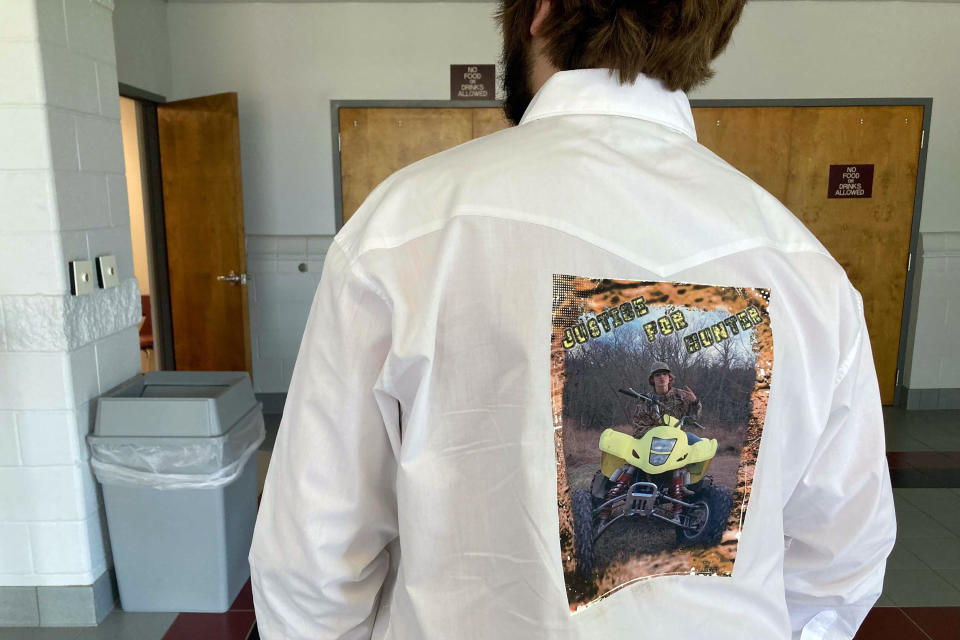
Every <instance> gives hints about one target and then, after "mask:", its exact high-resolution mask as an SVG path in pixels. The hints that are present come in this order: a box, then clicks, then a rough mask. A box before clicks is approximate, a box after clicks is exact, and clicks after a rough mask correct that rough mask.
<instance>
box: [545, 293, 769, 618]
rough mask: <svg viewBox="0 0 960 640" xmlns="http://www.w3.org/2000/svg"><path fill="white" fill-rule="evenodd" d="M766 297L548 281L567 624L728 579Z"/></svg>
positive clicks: (760, 385) (756, 434)
mask: <svg viewBox="0 0 960 640" xmlns="http://www.w3.org/2000/svg"><path fill="white" fill-rule="evenodd" d="M769 299H770V292H769V291H768V290H766V289H750V288H742V287H718V286H712V285H702V284H688V283H679V282H636V281H626V280H606V279H600V280H598V279H590V278H581V277H576V276H569V275H554V276H553V335H552V344H551V365H550V366H551V381H552V383H551V395H552V406H553V422H554V425H553V426H554V443H555V447H556V455H557V470H558V473H557V505H558V508H559V510H560V545H561V551H562V554H563V571H564V577H565V580H566V586H567V598H568V601H569V604H570V610H571V612H574V613H575V612H576V611H577V610H578V609H580V608H582V607H585V606H587V605H590V604H593V603H595V602H597V601H599V600H601V599H602V598H604V597H606V596H608V595H610V594H612V593H613V592H615V591H617V590H618V589H621V588H623V587H624V586H626V585H629V584H631V583H633V582H636V581H638V580H644V579H648V578H655V577H657V576H664V575H677V574H708V575H719V576H729V575H731V573H732V571H733V566H734V562H735V561H736V556H737V542H738V540H739V537H740V530H741V528H742V526H743V523H744V518H745V516H746V507H747V503H748V499H749V495H750V488H751V485H752V483H753V471H754V467H755V465H756V460H757V454H758V451H759V449H760V436H761V433H762V431H763V422H764V417H765V415H766V410H767V399H768V396H769V390H770V379H771V375H772V372H773V332H772V330H771V327H770V316H769V313H768V309H767V308H768V302H769Z"/></svg>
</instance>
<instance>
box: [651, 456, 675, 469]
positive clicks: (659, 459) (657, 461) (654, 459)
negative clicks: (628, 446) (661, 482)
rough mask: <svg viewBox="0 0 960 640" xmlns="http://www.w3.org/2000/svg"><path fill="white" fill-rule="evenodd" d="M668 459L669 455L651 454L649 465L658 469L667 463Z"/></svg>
mask: <svg viewBox="0 0 960 640" xmlns="http://www.w3.org/2000/svg"><path fill="white" fill-rule="evenodd" d="M669 457H670V454H669V453H651V454H650V464H652V465H653V466H655V467H659V466H660V465H662V464H663V463H664V462H666V461H667V458H669Z"/></svg>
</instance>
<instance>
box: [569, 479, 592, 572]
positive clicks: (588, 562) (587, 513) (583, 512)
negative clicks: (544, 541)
mask: <svg viewBox="0 0 960 640" xmlns="http://www.w3.org/2000/svg"><path fill="white" fill-rule="evenodd" d="M573 538H574V546H575V548H576V551H577V571H578V572H579V573H580V574H581V575H583V576H589V575H591V574H592V573H593V497H592V496H591V495H590V492H589V491H587V490H586V489H577V490H576V491H574V492H573Z"/></svg>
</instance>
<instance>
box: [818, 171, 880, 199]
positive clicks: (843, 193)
mask: <svg viewBox="0 0 960 640" xmlns="http://www.w3.org/2000/svg"><path fill="white" fill-rule="evenodd" d="M872 196H873V165H872V164H832V165H830V180H829V186H828V187H827V197H828V198H870V197H872Z"/></svg>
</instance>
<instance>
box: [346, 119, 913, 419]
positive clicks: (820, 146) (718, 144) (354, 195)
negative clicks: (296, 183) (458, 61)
mask: <svg viewBox="0 0 960 640" xmlns="http://www.w3.org/2000/svg"><path fill="white" fill-rule="evenodd" d="M440 112H459V113H457V114H456V116H454V115H452V114H444V115H441V114H440ZM462 112H472V116H468V115H467V114H465V113H462ZM693 115H694V121H695V123H696V128H697V137H698V139H699V141H700V142H701V143H702V144H703V145H705V146H706V147H708V148H710V149H711V150H712V151H714V152H715V153H716V154H717V155H719V156H720V157H722V158H724V159H725V160H727V161H728V162H729V163H730V164H732V165H733V166H735V167H737V168H738V169H739V170H741V171H743V172H744V173H745V174H746V175H748V176H750V178H752V179H753V180H754V181H756V182H757V183H758V184H760V185H761V186H762V187H764V188H765V189H766V190H767V191H769V192H770V193H772V194H773V195H774V196H775V197H777V198H778V199H779V200H780V201H781V202H783V203H784V204H785V205H786V206H787V208H788V209H790V210H791V211H792V212H793V213H794V215H796V216H797V217H798V218H799V219H800V220H801V221H803V223H804V224H805V225H806V226H807V228H809V229H810V230H811V232H813V234H814V235H815V236H817V238H818V239H819V240H820V241H821V242H822V243H823V244H824V246H825V247H826V248H827V249H828V250H829V251H830V252H831V254H832V255H833V256H834V258H835V259H836V260H837V261H838V262H839V263H840V264H841V265H843V267H844V268H845V269H846V270H847V274H848V276H849V278H850V281H851V282H852V283H853V285H854V286H855V287H856V288H857V289H858V290H859V291H860V292H861V294H862V295H863V300H864V306H865V315H866V319H867V328H868V330H869V333H870V340H871V346H872V348H873V357H874V362H875V365H876V368H877V376H878V378H879V382H880V392H881V397H882V399H883V402H884V403H886V404H891V403H892V402H893V400H894V394H895V391H896V385H897V359H898V354H899V345H900V328H901V326H902V322H903V303H904V291H905V287H906V276H907V259H908V254H909V249H910V234H911V228H912V220H913V201H914V195H915V192H916V184H917V171H918V163H919V155H920V142H921V129H922V121H923V107H921V106H864V107H805V106H804V107H723V108H714V107H695V108H694V109H693ZM451 118H455V120H456V122H457V125H456V135H453V133H452V132H451V131H450V125H449V124H448V123H447V121H448V120H449V119H451ZM404 119H405V120H407V121H411V120H416V122H417V128H416V134H415V136H413V138H411V137H410V136H411V133H412V131H413V129H411V128H408V129H406V130H403V129H402V127H401V126H400V124H398V120H404ZM471 125H472V129H471ZM435 126H436V130H437V131H438V133H437V134H436V135H434V134H433V133H432V131H434V128H435ZM507 126H509V124H508V123H507V122H506V120H504V119H503V116H502V113H501V112H500V110H499V109H496V108H489V107H481V108H470V109H437V108H410V109H381V108H377V107H367V108H351V109H341V110H340V131H341V144H342V150H341V164H340V167H341V175H342V178H343V180H342V184H343V194H344V197H343V212H344V219H346V218H347V217H349V215H350V214H352V213H353V212H354V211H355V210H356V208H357V207H358V206H359V205H360V203H362V202H363V200H364V198H366V196H367V195H368V194H369V192H370V191H371V190H372V189H373V188H374V187H375V186H376V185H377V184H378V183H379V182H380V181H381V180H383V179H384V178H386V177H387V176H389V175H390V174H391V173H393V172H394V171H396V170H398V169H401V168H403V167H404V166H406V165H408V164H410V163H411V162H414V161H416V160H419V159H420V158H423V157H425V156H427V155H429V154H430V153H435V152H437V151H442V150H444V149H447V148H449V147H452V146H454V145H455V144H459V143H461V142H465V141H466V140H469V139H471V138H474V137H479V136H481V135H486V134H488V133H492V132H494V131H497V130H499V129H502V128H504V127H507ZM357 130H359V131H357ZM361 131H362V133H360V132H361ZM371 159H374V160H373V161H371ZM844 163H848V164H860V163H862V164H873V165H874V167H875V175H874V183H873V193H872V195H871V197H870V198H863V199H847V198H843V199H836V198H828V197H827V186H828V176H829V168H830V165H831V164H844Z"/></svg>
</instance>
